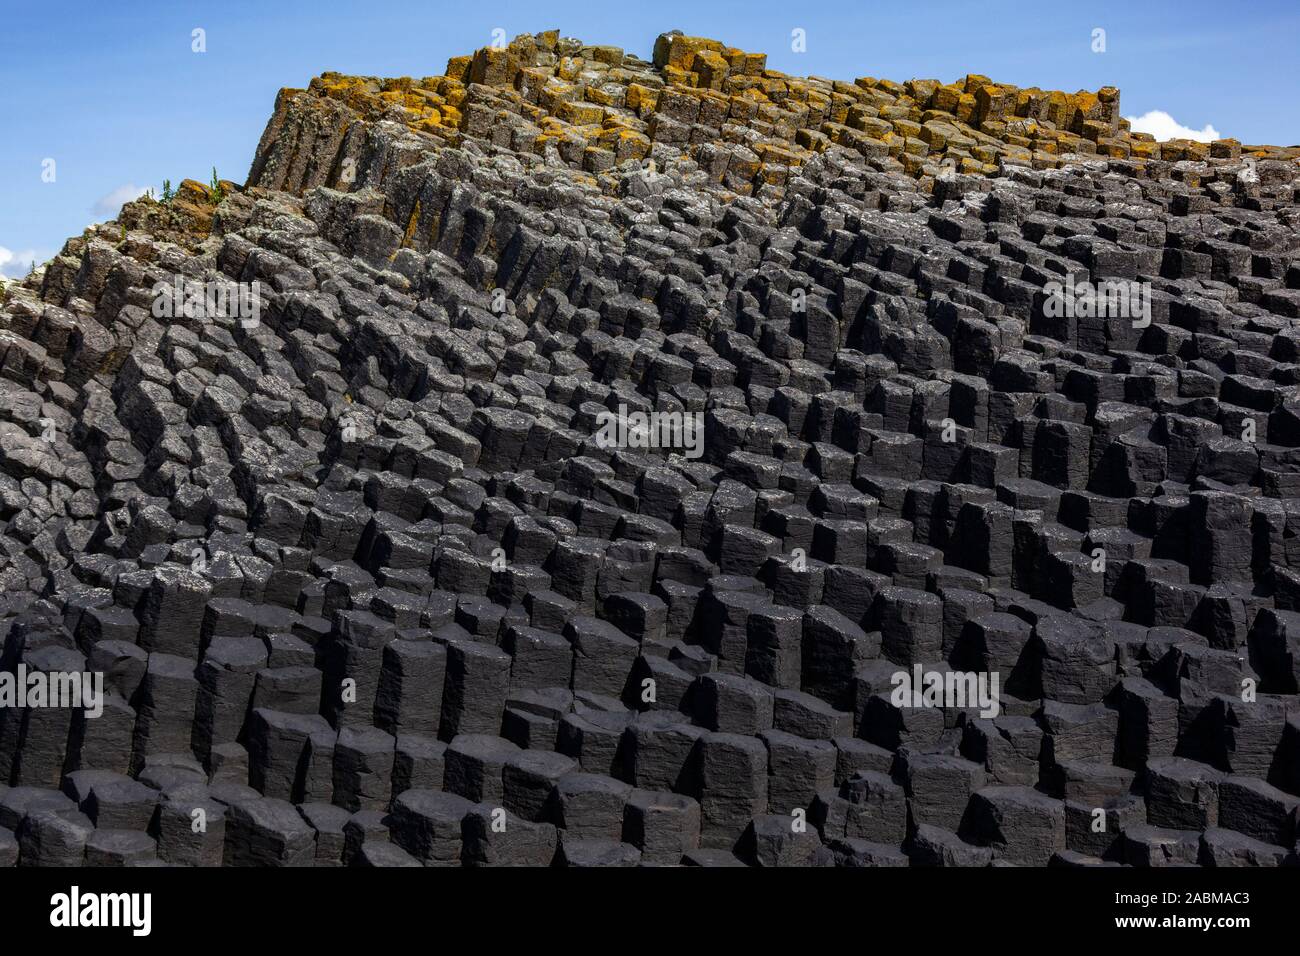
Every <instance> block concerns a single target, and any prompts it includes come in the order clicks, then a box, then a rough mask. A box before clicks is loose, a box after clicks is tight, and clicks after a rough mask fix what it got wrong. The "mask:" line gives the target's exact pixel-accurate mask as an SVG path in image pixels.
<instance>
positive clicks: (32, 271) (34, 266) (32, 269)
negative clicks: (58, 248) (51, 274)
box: [27, 259, 36, 276]
mask: <svg viewBox="0 0 1300 956" xmlns="http://www.w3.org/2000/svg"><path fill="white" fill-rule="evenodd" d="M27 274H28V275H29V276H34V275H36V260H35V259H33V260H32V267H31V268H30V269H28V270H27Z"/></svg>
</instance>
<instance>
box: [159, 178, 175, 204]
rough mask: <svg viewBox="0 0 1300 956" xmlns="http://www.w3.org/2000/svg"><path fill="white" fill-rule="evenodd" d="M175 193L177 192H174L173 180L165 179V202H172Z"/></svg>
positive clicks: (163, 198) (163, 195)
mask: <svg viewBox="0 0 1300 956" xmlns="http://www.w3.org/2000/svg"><path fill="white" fill-rule="evenodd" d="M175 195H176V194H175V193H174V192H172V181H171V180H170V179H164V180H163V194H162V201H163V204H164V205H166V204H167V203H170V202H171V201H172V197H173V196H175Z"/></svg>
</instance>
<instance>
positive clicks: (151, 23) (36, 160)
mask: <svg viewBox="0 0 1300 956" xmlns="http://www.w3.org/2000/svg"><path fill="white" fill-rule="evenodd" d="M1225 11H1226V12H1225ZM498 27H499V28H501V29H504V30H505V31H506V34H507V36H510V37H513V36H515V35H516V34H519V33H533V32H537V31H539V30H545V29H551V28H558V29H559V30H560V31H561V32H562V33H563V34H565V35H573V36H579V37H581V38H582V39H584V40H586V41H587V42H591V43H612V44H617V45H620V46H623V47H624V48H625V49H627V50H629V51H630V52H634V53H637V54H639V55H641V56H644V57H647V58H648V57H649V55H650V51H651V49H652V46H653V44H654V38H655V36H656V35H657V34H659V33H660V32H662V31H665V30H670V29H680V30H682V31H684V32H686V33H689V34H698V35H705V36H710V37H715V38H717V39H720V40H723V41H725V42H727V43H729V44H732V45H734V46H738V47H742V48H744V49H746V50H751V51H763V52H766V53H767V54H768V64H769V65H770V66H771V67H773V68H775V69H779V70H784V71H786V72H788V73H795V74H816V75H819V76H826V77H832V78H835V79H846V80H848V79H853V78H854V77H857V76H862V75H871V76H879V77H888V78H890V79H894V80H899V81H902V80H906V79H909V78H911V77H935V78H937V79H940V80H944V81H951V80H953V79H956V78H958V77H960V76H962V75H964V74H966V73H970V72H975V73H984V74H987V75H989V76H991V77H992V78H993V79H995V80H997V81H1000V82H1006V83H1015V84H1017V85H1021V86H1039V87H1043V88H1045V89H1065V90H1069V91H1074V90H1077V89H1084V88H1086V89H1096V88H1097V87H1099V86H1104V85H1107V84H1110V85H1114V86H1118V87H1120V89H1121V90H1122V91H1123V100H1122V106H1123V112H1124V114H1125V115H1126V116H1135V115H1141V114H1143V113H1146V112H1149V111H1152V110H1160V111H1163V112H1166V113H1168V114H1170V115H1171V116H1172V117H1173V118H1174V119H1175V120H1177V122H1178V123H1180V124H1183V125H1184V126H1187V127H1191V128H1193V129H1198V130H1199V129H1202V128H1204V127H1205V126H1207V125H1209V126H1213V127H1214V129H1215V130H1217V131H1218V132H1219V133H1220V134H1221V135H1224V136H1235V137H1236V138H1238V139H1240V140H1242V141H1243V142H1248V143H1274V144H1283V145H1289V144H1296V143H1300V69H1297V65H1298V63H1300V56H1298V55H1297V51H1298V50H1300V5H1297V4H1296V3H1295V2H1294V0H1286V2H1283V0H1258V2H1239V3H1235V4H1224V3H1223V2H1222V0H1214V2H1207V0H1180V2H1176V3H1175V2H1167V0H1142V2H1135V0H1123V2H1112V0H1092V2H1090V3H1089V4H1086V5H1084V4H1075V3H1062V2H1046V0H1042V2H1038V3H1032V2H1019V0H930V2H927V0H911V2H908V0H889V2H887V3H882V2H879V0H843V2H838V0H837V2H807V3H790V2H783V3H782V2H768V0H745V2H733V0H693V2H682V0H656V2H653V3H645V2H622V3H620V2H606V3H596V2H592V0H582V2H545V0H535V2H522V3H516V2H502V0H492V2H486V3H484V2H480V3H444V2H437V0H425V2H406V0H400V2H382V0H373V2H368V3H355V2H347V3H344V2H330V0H319V2H315V3H304V2H297V0H262V2H245V0H223V2H221V3H212V2H191V0H167V2H154V0H131V2H128V3H106V2H104V0H94V2H77V3H62V2H57V0H41V2H31V0H0V272H4V273H5V274H8V275H15V274H22V273H25V272H26V271H27V268H28V265H29V263H30V261H31V260H32V259H38V260H44V259H46V258H48V257H49V256H51V255H53V254H54V253H55V252H56V251H57V250H58V248H59V247H60V246H61V245H62V243H63V240H64V239H66V238H67V237H68V236H70V235H76V234H79V233H80V232H81V230H82V229H83V228H84V227H85V226H86V225H87V224H89V223H91V222H95V221H101V220H104V219H109V218H112V217H113V216H114V215H115V214H116V212H117V208H118V207H119V206H120V203H121V200H122V198H123V197H125V196H128V195H129V194H130V193H132V192H133V191H136V190H139V189H142V188H144V187H148V186H153V187H154V188H155V189H157V188H159V187H160V184H161V183H162V180H163V179H164V178H168V179H171V180H172V182H173V183H176V182H179V181H180V180H181V179H183V178H185V177H187V176H188V177H192V178H195V179H201V180H204V181H206V180H207V179H208V177H209V176H210V174H211V171H212V167H213V166H216V168H217V170H218V171H219V172H220V174H221V175H222V177H223V178H228V179H235V180H238V181H241V182H242V181H243V179H244V178H245V176H246V175H247V173H248V168H249V164H250V162H251V160H252V156H253V150H254V148H255V147H256V145H257V140H258V137H259V136H260V135H261V132H262V128H263V126H264V125H265V123H266V120H267V119H268V117H269V116H270V114H271V108H272V106H273V104H274V101H275V94H276V91H277V90H278V89H279V88H280V87H282V86H294V87H301V86H305V85H306V84H307V82H308V80H310V78H311V77H312V76H314V75H316V74H318V73H321V72H323V71H325V70H339V71H342V72H347V73H362V74H369V75H380V76H401V75H413V76H423V75H430V74H438V73H441V72H442V71H443V70H444V68H445V67H446V62H447V58H448V57H449V56H453V55H457V54H461V53H468V52H471V51H472V50H474V49H475V48H476V47H480V46H484V45H486V44H488V43H490V42H491V38H492V31H493V30H494V29H495V28H498ZM195 28H202V29H203V30H204V31H206V41H207V52H206V53H195V52H192V50H191V45H192V43H191V36H192V31H193V30H194V29H195ZM795 28H800V29H803V30H804V31H805V32H806V36H807V50H806V52H803V53H795V52H792V51H791V42H790V37H791V31H792V30H794V29H795ZM1096 28H1101V29H1104V30H1105V31H1106V51H1105V52H1104V53H1094V52H1093V51H1092V34H1093V30H1094V29H1096ZM47 159H53V160H54V162H55V166H54V173H55V178H54V181H53V182H45V181H43V179H42V172H43V170H45V169H47V168H48V167H47V166H45V165H43V164H44V163H45V160H47Z"/></svg>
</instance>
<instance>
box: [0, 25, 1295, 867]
mask: <svg viewBox="0 0 1300 956" xmlns="http://www.w3.org/2000/svg"><path fill="white" fill-rule="evenodd" d="M1298 157H1300V151H1297V150H1296V149H1295V148H1275V147H1256V146H1243V145H1242V144H1240V143H1237V142H1235V141H1232V140H1220V141H1216V142H1214V143H1210V144H1200V143H1190V142H1178V141H1174V142H1170V143H1163V144H1162V143H1156V142H1154V141H1153V140H1151V139H1150V137H1146V136H1142V135H1139V134H1133V133H1131V131H1129V129H1128V128H1127V123H1126V122H1125V121H1124V120H1122V119H1121V117H1120V112H1119V91H1118V90H1115V89H1113V88H1105V89H1102V90H1099V91H1097V92H1095V93H1090V92H1080V93H1075V94H1067V93H1062V92H1055V91H1042V90H1033V89H1031V90H1025V89H1017V88H1015V87H1009V86H1006V85H1004V84H997V83H993V82H992V81H991V80H989V79H988V78H986V77H982V76H973V75H972V76H968V77H965V78H964V79H963V80H961V81H959V82H957V83H953V84H942V83H939V82H937V81H932V80H912V81H909V82H908V83H904V84H899V83H894V82H891V81H888V80H876V79H873V78H869V77H868V78H861V79H858V80H856V81H852V82H841V81H831V80H826V79H821V78H815V77H814V78H796V77H789V76H785V75H783V74H779V73H776V72H774V71H770V70H767V69H766V66H765V58H764V57H763V55H761V54H751V53H746V52H743V51H740V50H735V49H733V48H730V47H727V46H725V45H724V44H723V43H720V42H717V41H713V40H707V39H703V38H695V37H684V36H681V35H680V34H664V35H663V36H661V37H660V38H659V39H658V40H657V41H656V43H655V46H654V56H653V60H652V61H651V62H647V61H643V60H640V59H638V58H636V57H634V56H631V55H629V54H626V53H625V52H624V51H622V50H620V49H618V48H615V47H608V46H589V45H586V44H584V43H582V42H581V41H578V40H572V39H568V38H561V37H559V36H558V34H557V33H555V32H550V33H541V34H537V35H536V36H524V37H520V38H518V39H516V40H515V41H514V42H513V43H511V44H509V46H508V47H506V48H503V49H491V48H488V49H483V50H479V51H478V52H477V53H475V54H474V55H473V56H469V57H457V58H454V59H453V60H452V61H451V62H450V63H449V64H448V66H447V71H446V73H445V74H444V75H442V76H436V77H424V78H411V77H405V78H397V79H378V78H369V77H347V76H342V75H339V74H325V75H323V76H321V77H317V78H316V79H314V80H312V82H311V84H310V86H309V87H308V88H307V89H305V90H290V89H286V90H283V91H281V93H280V95H279V97H278V98H277V101H276V105H275V110H274V114H273V116H272V118H271V120H270V122H269V123H268V125H267V127H266V132H265V133H264V134H263V137H262V139H261V142H260V143H259V145H258V148H257V153H256V156H255V158H254V160H253V164H252V168H251V171H250V174H249V177H248V180H247V182H246V183H245V184H243V185H238V184H235V183H222V184H220V188H219V190H218V191H216V192H213V191H212V190H210V189H209V188H207V187H204V186H202V185H200V184H199V183H196V182H193V181H186V182H185V183H184V184H182V186H181V188H180V189H179V191H178V192H177V194H176V196H175V197H172V198H171V199H170V201H168V202H166V203H161V202H156V201H154V200H152V199H141V200H138V201H136V202H135V203H132V204H129V205H128V206H127V207H125V208H124V210H123V212H122V214H121V216H120V217H119V219H118V220H117V221H115V222H113V223H109V224H106V225H103V226H99V227H95V228H92V229H90V230H87V232H86V233H85V234H84V235H82V236H80V237H77V238H74V239H71V240H69V241H68V243H67V244H66V245H65V247H64V248H63V250H62V251H61V253H60V254H59V255H58V256H57V257H56V258H55V259H54V260H52V261H51V262H50V263H49V264H47V265H46V266H45V267H44V268H43V269H41V270H39V271H38V272H37V273H36V274H34V275H33V276H31V277H29V278H28V279H26V280H23V281H21V282H16V283H10V284H7V285H6V286H5V287H3V288H0V585H2V589H3V597H2V598H0V613H2V616H0V642H2V646H3V650H2V652H0V671H2V672H4V673H6V674H9V675H17V674H19V673H20V672H21V673H26V674H28V675H32V674H37V675H46V676H48V677H50V678H51V679H53V678H56V677H57V675H60V674H63V675H67V674H71V673H82V672H84V673H87V674H92V675H102V680H103V688H104V699H103V700H102V702H101V703H102V713H100V714H98V715H97V716H91V715H90V714H89V713H88V712H86V711H85V710H82V709H77V708H69V707H38V706H28V707H25V708H24V707H18V706H3V707H0V864H15V863H16V864H18V865H31V866H39V865H61V864H62V865H66V864H72V863H81V862H85V863H87V864H91V865H107V866H113V865H116V866H128V865H129V866H136V865H157V864H159V863H162V864H166V865H193V866H217V865H227V866H235V865H261V866H301V865H314V866H339V865H356V866H412V865H453V866H482V865H569V866H631V865H677V864H685V865H697V866H719V865H722V866H725V865H738V864H746V865H755V866H804V865H830V866H906V865H913V866H925V865H943V866H986V865H990V864H994V865H1004V864H1017V865H1035V866H1037V865H1046V864H1057V865H1068V866H1078V865H1113V864H1115V863H1120V864H1126V865H1132V866H1164V865H1183V864H1202V865H1215V866H1276V865H1281V864H1286V863H1296V862H1297V850H1296V847H1297V836H1298V833H1297V826H1298V825H1300V686H1298V684H1297V681H1298V680H1300V544H1298V543H1297V542H1300V396H1298V395H1297V384H1298V383H1300V207H1298V206H1297V187H1298V186H1300V158H1298ZM1108 283H1109V284H1111V285H1114V284H1118V283H1129V284H1131V286H1130V287H1133V288H1140V289H1141V290H1142V291H1143V295H1144V296H1145V299H1144V301H1145V310H1144V313H1143V315H1142V316H1136V317H1135V316H1134V315H1130V314H1127V313H1122V314H1114V313H1115V311H1116V309H1117V308H1118V307H1119V306H1117V304H1116V301H1112V302H1111V303H1110V304H1109V305H1104V307H1101V308H1087V307H1077V308H1076V307H1074V305H1075V304H1076V302H1075V300H1072V301H1071V308H1068V309H1063V308H1061V307H1060V306H1061V301H1062V299H1061V295H1058V294H1057V293H1056V291H1055V290H1061V289H1062V288H1064V289H1066V290H1068V291H1067V292H1065V293H1062V294H1064V295H1070V294H1073V293H1074V291H1075V290H1080V289H1086V288H1093V287H1102V286H1105V285H1106V284H1108ZM194 286H201V287H202V288H203V289H204V290H205V292H206V295H207V302H206V304H200V307H199V308H197V309H195V308H191V309H186V308H184V307H180V308H173V309H171V310H170V312H171V314H159V313H160V310H159V308H158V306H159V302H160V295H161V293H160V292H159V291H158V290H159V289H163V288H171V289H176V288H181V289H186V288H190V287H194ZM214 295H219V296H220V297H221V299H222V300H224V301H225V302H226V303H235V302H242V303H243V304H244V305H251V306H252V307H253V313H254V316H253V319H252V320H251V321H250V320H249V316H248V315H247V314H245V313H238V311H237V310H229V309H215V310H214V309H213V308H212V307H211V303H212V301H213V296H214ZM173 304H174V305H183V303H182V302H180V301H179V300H178V301H177V302H175V303H173ZM163 311H164V312H165V311H166V310H163ZM620 409H625V410H629V411H631V412H639V413H647V414H648V413H661V414H662V413H683V414H691V415H693V414H696V413H698V414H699V415H700V416H701V420H702V422H703V433H702V441H701V444H700V446H699V448H698V449H697V450H698V452H699V454H698V456H695V455H693V454H690V453H688V452H689V451H690V450H689V449H686V448H680V447H679V448H653V447H640V446H637V445H635V444H632V445H630V446H628V447H608V446H607V445H606V444H605V443H603V442H601V441H599V440H598V437H597V435H598V430H599V425H600V423H601V421H602V420H604V419H605V418H606V417H607V416H608V414H609V413H611V412H617V411H618V410H620ZM918 668H919V670H920V671H921V672H922V673H938V674H940V675H943V674H957V673H960V674H967V673H969V674H974V675H982V676H983V677H985V678H989V679H990V680H991V679H992V678H993V677H996V678H997V684H996V685H995V686H996V687H997V701H996V703H997V707H996V708H994V710H995V711H996V712H995V713H991V712H990V711H989V710H988V709H987V708H982V707H981V706H980V705H979V704H978V703H977V702H975V701H972V700H969V699H968V700H964V701H962V702H954V701H952V700H947V699H945V700H940V701H939V702H938V703H937V704H935V705H926V704H925V703H924V702H921V705H920V706H917V703H918V702H917V701H913V700H910V699H909V700H904V701H900V700H899V699H898V698H897V697H896V695H894V694H893V693H892V691H893V689H894V686H895V683H896V680H897V675H899V674H904V675H911V674H913V673H914V670H915V669H918ZM200 820H201V821H202V826H199V825H198V823H197V822H196V821H200ZM1099 821H1100V826H1099Z"/></svg>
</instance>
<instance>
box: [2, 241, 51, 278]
mask: <svg viewBox="0 0 1300 956" xmlns="http://www.w3.org/2000/svg"><path fill="white" fill-rule="evenodd" d="M53 257H54V253H53V252H49V251H47V250H44V249H19V250H17V251H15V250H13V249H6V248H5V247H4V246H0V276H5V277H7V278H10V279H21V278H22V277H23V276H25V275H27V273H29V272H31V271H32V263H33V262H35V263H37V264H38V265H39V264H40V263H42V262H47V261H49V260H50V259H52V258H53Z"/></svg>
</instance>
